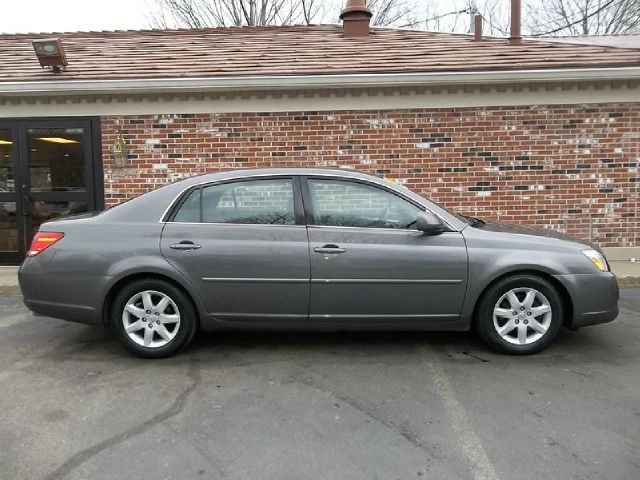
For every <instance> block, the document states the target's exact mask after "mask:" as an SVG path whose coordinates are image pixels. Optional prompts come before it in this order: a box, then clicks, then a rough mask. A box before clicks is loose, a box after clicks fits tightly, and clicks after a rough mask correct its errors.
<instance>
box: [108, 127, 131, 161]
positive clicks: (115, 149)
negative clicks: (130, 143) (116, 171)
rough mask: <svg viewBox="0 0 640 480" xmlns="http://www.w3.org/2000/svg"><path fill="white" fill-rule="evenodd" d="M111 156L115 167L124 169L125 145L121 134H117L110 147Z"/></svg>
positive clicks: (126, 154)
mask: <svg viewBox="0 0 640 480" xmlns="http://www.w3.org/2000/svg"><path fill="white" fill-rule="evenodd" d="M111 155H112V156H113V163H114V164H115V165H116V167H125V166H126V165H127V160H128V152H127V143H126V142H125V141H124V137H123V136H122V133H120V132H118V135H117V136H116V140H115V142H113V145H111Z"/></svg>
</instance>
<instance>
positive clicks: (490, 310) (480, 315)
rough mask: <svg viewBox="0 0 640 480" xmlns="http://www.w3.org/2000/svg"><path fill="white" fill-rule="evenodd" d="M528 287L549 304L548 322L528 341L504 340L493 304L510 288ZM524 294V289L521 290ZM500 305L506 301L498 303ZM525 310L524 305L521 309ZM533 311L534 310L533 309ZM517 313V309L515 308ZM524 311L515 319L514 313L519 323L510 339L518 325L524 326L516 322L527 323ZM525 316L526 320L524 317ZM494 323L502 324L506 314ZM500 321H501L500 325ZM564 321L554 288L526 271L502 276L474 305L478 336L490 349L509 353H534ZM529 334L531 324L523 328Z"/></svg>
mask: <svg viewBox="0 0 640 480" xmlns="http://www.w3.org/2000/svg"><path fill="white" fill-rule="evenodd" d="M519 288H530V289H535V290H537V291H538V292H539V293H541V294H542V295H543V296H544V297H546V300H548V302H549V306H550V307H551V319H550V324H549V326H548V328H547V330H546V332H545V333H543V334H542V336H541V337H540V338H539V339H537V340H534V341H532V343H528V344H522V345H520V344H514V343H510V342H509V341H508V340H505V339H504V338H503V337H502V336H501V335H500V334H499V333H498V331H497V329H496V326H495V325H494V316H493V314H494V308H495V307H496V304H497V303H498V301H499V300H500V299H501V297H502V296H503V295H505V294H506V293H507V292H509V291H511V290H512V289H519ZM523 294H524V292H523ZM501 305H508V304H504V303H501ZM525 310H526V309H525ZM534 313H535V312H534ZM518 314H520V311H518ZM524 315H526V312H523V317H522V318H523V319H522V320H517V319H518V318H519V315H516V316H514V319H513V321H514V323H518V325H519V327H517V328H516V329H515V335H514V337H515V338H513V341H516V340H517V331H518V328H525V327H523V326H522V325H520V322H522V323H523V324H524V323H527V324H528V325H530V323H528V322H530V320H529V319H530V318H531V317H526V316H524ZM525 320H526V321H525ZM497 321H498V322H499V323H498V326H501V327H502V326H504V324H506V322H507V321H509V320H508V319H506V318H502V317H498V320H497ZM501 322H504V324H503V325H500V323H501ZM563 323H564V309H563V303H562V298H561V297H560V294H559V293H558V291H557V289H556V288H555V287H554V286H553V285H552V284H551V283H550V282H549V281H548V280H546V279H544V278H542V277H538V276H535V275H529V274H519V275H512V276H509V277H506V278H503V279H501V280H499V281H498V282H496V283H495V284H494V285H492V286H491V287H490V288H489V289H488V290H487V291H486V292H485V294H484V296H483V297H482V299H481V301H480V304H479V306H478V310H477V314H476V318H475V326H476V330H477V332H478V335H479V336H480V338H481V339H482V340H483V341H484V342H485V343H486V344H487V345H488V346H489V348H491V349H492V350H494V351H496V352H500V353H509V354H513V355H529V354H533V353H538V352H540V351H542V350H544V349H545V348H547V347H548V346H549V345H550V344H551V342H553V340H554V339H555V338H556V336H557V335H558V332H560V330H561V328H562V325H563ZM526 331H527V332H528V334H529V335H534V334H535V333H536V331H535V330H534V329H532V328H531V327H528V328H526Z"/></svg>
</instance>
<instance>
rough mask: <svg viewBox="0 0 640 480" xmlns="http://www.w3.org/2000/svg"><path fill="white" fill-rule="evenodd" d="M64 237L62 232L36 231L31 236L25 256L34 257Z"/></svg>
mask: <svg viewBox="0 0 640 480" xmlns="http://www.w3.org/2000/svg"><path fill="white" fill-rule="evenodd" d="M62 237H64V233H62V232H38V233H36V234H35V235H34V236H33V240H32V241H31V248H29V251H28V252H27V257H35V256H36V255H38V254H39V253H40V252H43V251H45V250H46V249H47V248H49V247H50V246H51V245H53V244H54V243H56V242H57V241H58V240H61V239H62Z"/></svg>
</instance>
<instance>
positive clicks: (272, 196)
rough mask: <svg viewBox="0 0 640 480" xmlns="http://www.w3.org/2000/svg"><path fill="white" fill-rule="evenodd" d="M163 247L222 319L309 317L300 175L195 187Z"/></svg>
mask: <svg viewBox="0 0 640 480" xmlns="http://www.w3.org/2000/svg"><path fill="white" fill-rule="evenodd" d="M161 249H162V253H163V255H164V256H165V258H166V259H167V260H168V261H169V262H170V263H171V264H172V265H173V266H174V267H175V268H177V269H178V270H180V271H181V272H183V274H185V275H186V276H187V277H188V278H189V279H190V280H191V282H192V283H193V284H194V285H196V287H197V289H198V290H199V291H200V293H201V295H202V297H203V299H204V301H205V304H206V305H207V308H208V310H209V312H210V314H211V315H212V316H213V317H214V318H216V319H218V320H234V321H256V320H257V321H269V320H293V321H298V320H302V321H304V320H307V315H308V306H309V281H310V268H309V249H308V239H307V232H306V228H305V226H304V219H303V210H302V201H301V197H300V187H299V180H298V179H297V178H294V177H273V178H253V179H245V180H235V181H226V182H222V183H216V184H212V185H202V186H197V187H194V188H192V189H191V190H189V191H188V192H185V194H184V196H183V199H182V201H181V202H180V203H179V204H178V206H177V207H176V208H174V212H173V213H172V214H171V215H170V217H169V221H167V222H166V224H165V226H164V229H163V232H162V239H161Z"/></svg>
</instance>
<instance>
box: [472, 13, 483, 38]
mask: <svg viewBox="0 0 640 480" xmlns="http://www.w3.org/2000/svg"><path fill="white" fill-rule="evenodd" d="M473 40H474V41H475V42H481V41H482V15H480V14H479V13H476V14H475V15H474V16H473Z"/></svg>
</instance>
